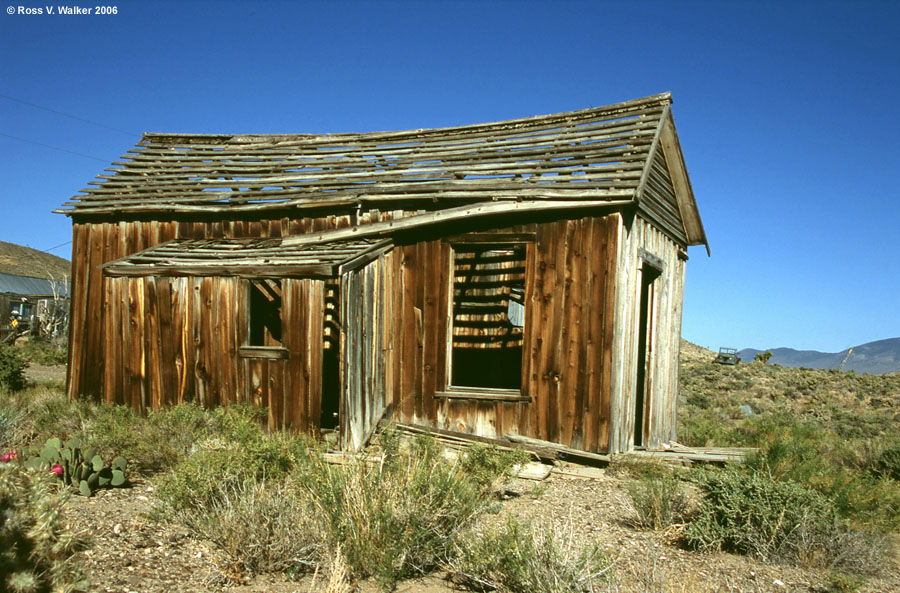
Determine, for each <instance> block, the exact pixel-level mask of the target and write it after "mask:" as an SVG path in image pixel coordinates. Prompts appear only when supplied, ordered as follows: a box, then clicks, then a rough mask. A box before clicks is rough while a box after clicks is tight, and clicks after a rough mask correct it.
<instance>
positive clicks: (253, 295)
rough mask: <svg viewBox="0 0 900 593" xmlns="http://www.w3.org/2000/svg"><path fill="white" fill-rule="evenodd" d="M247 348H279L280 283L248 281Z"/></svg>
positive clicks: (277, 281)
mask: <svg viewBox="0 0 900 593" xmlns="http://www.w3.org/2000/svg"><path fill="white" fill-rule="evenodd" d="M249 292H250V295H249V302H250V315H249V317H250V332H249V339H248V345H249V346H281V281H279V280H268V279H267V280H250V281H249Z"/></svg>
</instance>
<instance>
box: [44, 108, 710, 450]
mask: <svg viewBox="0 0 900 593" xmlns="http://www.w3.org/2000/svg"><path fill="white" fill-rule="evenodd" d="M113 167H114V168H112V169H108V170H107V171H108V173H105V174H103V175H100V176H99V177H98V179H99V181H96V182H92V185H93V187H91V188H89V189H84V190H82V192H83V193H82V194H80V195H78V196H76V198H74V201H72V202H67V203H66V204H64V207H63V208H62V209H61V210H59V211H60V212H64V213H65V214H67V215H68V216H70V217H71V218H72V222H73V233H74V235H73V249H72V254H73V255H72V262H73V281H72V295H73V301H72V326H71V327H72V331H71V337H70V366H69V377H68V392H69V394H70V395H71V396H75V395H78V394H92V395H94V396H96V397H100V398H102V399H103V400H105V401H107V402H119V403H124V404H130V405H132V406H134V407H135V408H137V409H139V410H147V409H156V408H159V407H160V406H166V405H169V404H175V403H178V402H183V401H195V402H198V403H200V404H202V405H205V406H214V405H228V404H232V403H234V402H252V403H254V404H257V405H260V406H265V407H266V408H267V410H268V418H269V425H270V427H272V428H273V429H274V428H293V429H298V430H303V431H309V432H311V433H314V434H317V433H321V432H323V431H330V430H336V431H337V433H338V435H339V442H340V444H341V446H342V447H343V448H345V449H356V448H359V447H360V446H362V445H363V444H364V443H365V442H366V441H367V439H368V438H369V436H370V435H371V433H372V431H373V430H374V428H375V427H376V425H377V423H378V421H379V420H381V419H382V418H389V419H394V420H396V421H398V422H403V423H408V424H416V425H421V426H426V427H432V428H439V429H443V430H452V431H456V432H461V433H468V434H474V435H480V436H501V435H506V434H515V435H520V436H524V437H530V438H535V439H541V440H545V441H551V442H554V443H558V444H561V445H564V446H566V447H570V448H574V449H578V450H582V451H587V452H596V453H617V452H622V451H627V450H630V449H633V448H643V447H648V446H655V445H657V444H659V443H661V442H665V441H670V440H673V439H674V438H675V422H676V395H677V379H678V353H679V338H680V330H681V311H682V294H683V285H684V275H685V262H686V260H687V247H688V246H690V245H705V244H706V237H705V234H704V231H703V226H702V224H701V221H700V217H699V214H698V212H697V206H696V203H695V199H694V196H693V193H692V189H691V184H690V181H689V179H688V175H687V170H686V168H685V164H684V159H683V156H682V151H681V148H680V145H679V142H678V136H677V134H676V131H675V125H674V121H673V119H672V113H671V98H670V95H669V94H662V95H656V96H652V97H646V98H643V99H638V100H634V101H629V102H626V103H619V104H616V105H610V106H607V107H599V108H591V109H584V110H580V111H573V112H568V113H560V114H556V115H547V116H540V117H531V118H525V119H517V120H511V121H504V122H497V123H489V124H482V125H471V126H462V127H452V128H441V129H421V130H413V131H404V132H384V133H364V134H334V135H331V134H327V135H305V134H284V135H199V134H146V135H145V136H144V137H143V138H142V139H141V141H140V142H139V143H138V144H137V146H135V147H134V148H133V149H132V150H130V151H129V152H128V153H127V154H126V155H125V156H124V157H122V160H121V161H119V162H114V163H113Z"/></svg>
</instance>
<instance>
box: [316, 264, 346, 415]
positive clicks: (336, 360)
mask: <svg viewBox="0 0 900 593" xmlns="http://www.w3.org/2000/svg"><path fill="white" fill-rule="evenodd" d="M340 294H341V288H340V282H338V281H337V280H335V279H330V280H326V281H325V320H324V323H323V328H324V332H325V335H324V336H323V340H322V346H323V352H322V413H321V415H320V418H319V428H320V429H321V430H323V431H327V430H335V429H337V427H338V425H339V424H340V416H339V414H340V408H341V358H340V352H341V323H340V319H339V317H340V315H339V313H338V312H339V311H340Z"/></svg>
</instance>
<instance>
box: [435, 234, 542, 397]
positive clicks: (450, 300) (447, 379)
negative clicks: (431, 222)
mask: <svg viewBox="0 0 900 593" xmlns="http://www.w3.org/2000/svg"><path fill="white" fill-rule="evenodd" d="M534 241H535V234H534V233H509V234H504V233H479V234H472V235H467V236H461V237H455V238H453V239H451V240H447V241H445V242H446V243H447V244H449V246H450V258H449V262H448V264H447V265H449V267H450V273H449V274H448V277H449V280H448V282H449V286H448V287H447V288H448V290H447V295H448V296H447V302H446V303H445V306H446V307H447V333H446V344H447V348H446V350H445V352H444V354H443V355H444V357H445V361H446V365H445V368H446V372H445V376H444V377H443V389H439V390H437V391H436V392H435V394H434V397H435V398H437V399H461V400H481V401H497V402H523V403H528V402H530V401H531V400H532V398H531V396H530V395H528V394H526V393H525V392H524V386H523V385H522V384H521V377H520V380H519V382H520V384H519V387H518V388H513V389H510V388H500V387H476V386H469V385H453V383H452V380H453V310H454V283H455V273H454V269H455V265H456V252H457V250H458V249H459V248H460V247H468V248H470V249H472V248H475V247H478V248H483V249H510V248H517V247H523V246H524V247H525V248H526V251H525V265H526V266H527V265H528V250H527V246H528V245H529V244H533V243H534ZM524 289H525V296H524V303H525V305H524V306H525V307H526V308H527V307H528V306H529V305H528V302H529V296H530V295H529V294H528V292H527V291H528V286H527V285H526V286H525V287H524ZM528 317H529V316H528V315H527V314H526V315H525V319H528ZM526 332H527V327H525V326H523V335H524V334H525V333H526ZM523 342H524V339H523ZM521 356H522V361H521V362H522V364H524V363H525V356H526V352H525V348H524V343H523V348H522V355H521Z"/></svg>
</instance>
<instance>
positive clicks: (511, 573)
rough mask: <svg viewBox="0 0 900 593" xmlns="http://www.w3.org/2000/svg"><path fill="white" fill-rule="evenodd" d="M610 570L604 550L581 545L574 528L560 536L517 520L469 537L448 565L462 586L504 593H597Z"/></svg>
mask: <svg viewBox="0 0 900 593" xmlns="http://www.w3.org/2000/svg"><path fill="white" fill-rule="evenodd" d="M610 567H611V563H610V562H609V561H608V559H607V558H606V556H605V555H604V554H603V553H602V551H601V549H600V546H599V544H596V543H594V544H587V543H585V542H578V541H576V539H575V537H574V530H573V529H572V525H571V523H570V524H569V525H568V526H567V527H565V528H563V529H561V530H559V529H553V528H552V527H550V526H549V525H546V524H533V523H530V522H529V523H520V522H519V521H518V520H516V519H515V518H512V517H510V518H508V520H507V522H506V523H505V524H504V525H503V526H502V527H500V528H497V529H493V530H489V531H487V532H485V533H476V532H474V531H468V532H466V533H465V534H464V535H462V536H461V537H459V538H458V539H457V541H456V543H455V547H454V554H453V556H452V557H451V559H450V561H449V562H448V563H447V571H448V573H449V575H450V576H451V577H452V578H453V579H454V580H455V581H457V582H459V583H460V584H463V585H465V586H466V587H469V588H472V589H475V590H495V591H500V592H501V593H532V592H537V591H540V592H542V593H568V592H577V591H593V590H594V587H595V586H596V585H597V584H598V583H599V582H600V581H601V580H602V579H603V578H604V577H605V575H606V574H607V573H608V571H609V569H610Z"/></svg>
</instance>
